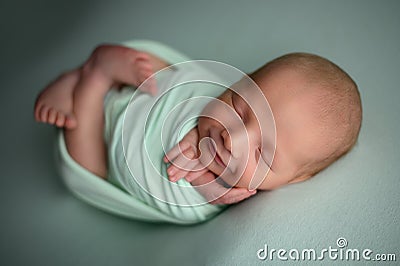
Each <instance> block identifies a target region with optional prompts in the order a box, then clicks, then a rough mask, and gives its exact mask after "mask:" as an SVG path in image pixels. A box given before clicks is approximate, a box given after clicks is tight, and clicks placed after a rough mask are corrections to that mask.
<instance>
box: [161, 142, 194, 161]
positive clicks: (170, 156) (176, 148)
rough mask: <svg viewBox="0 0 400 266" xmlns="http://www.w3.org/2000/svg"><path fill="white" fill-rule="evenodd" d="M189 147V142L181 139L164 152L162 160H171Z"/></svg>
mask: <svg viewBox="0 0 400 266" xmlns="http://www.w3.org/2000/svg"><path fill="white" fill-rule="evenodd" d="M189 148H190V143H189V142H186V141H181V142H179V143H178V144H177V145H175V146H174V147H173V148H172V149H171V150H169V151H168V152H167V154H165V156H164V157H163V160H164V162H166V163H168V162H172V161H173V160H174V159H175V158H176V157H178V156H179V155H181V154H182V153H183V151H185V150H187V149H189Z"/></svg>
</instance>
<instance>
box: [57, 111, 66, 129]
mask: <svg viewBox="0 0 400 266" xmlns="http://www.w3.org/2000/svg"><path fill="white" fill-rule="evenodd" d="M55 123H56V126H57V127H64V123H65V115H64V114H63V113H58V114H57V119H56V121H55Z"/></svg>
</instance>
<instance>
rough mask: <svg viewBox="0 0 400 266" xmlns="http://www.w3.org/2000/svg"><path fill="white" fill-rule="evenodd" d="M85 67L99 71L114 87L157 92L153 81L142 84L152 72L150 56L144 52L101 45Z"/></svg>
mask: <svg viewBox="0 0 400 266" xmlns="http://www.w3.org/2000/svg"><path fill="white" fill-rule="evenodd" d="M86 65H87V66H88V67H89V68H91V67H94V68H97V69H101V70H102V73H103V75H104V76H105V77H108V78H109V79H110V80H112V81H113V86H114V87H120V86H123V85H133V86H134V87H138V88H139V89H140V90H142V91H144V92H148V93H151V94H155V93H156V92H157V88H156V84H155V81H154V79H151V80H149V81H147V82H146V83H145V84H142V83H143V82H144V81H145V80H146V79H147V78H149V77H150V76H151V75H152V74H153V72H154V71H153V64H152V60H151V56H150V55H149V54H147V53H145V52H142V51H138V50H135V49H132V48H128V47H124V46H117V45H101V46H99V47H97V48H96V50H95V51H94V52H93V54H92V55H91V57H90V58H89V60H88V62H87V64H86ZM140 85H145V86H140Z"/></svg>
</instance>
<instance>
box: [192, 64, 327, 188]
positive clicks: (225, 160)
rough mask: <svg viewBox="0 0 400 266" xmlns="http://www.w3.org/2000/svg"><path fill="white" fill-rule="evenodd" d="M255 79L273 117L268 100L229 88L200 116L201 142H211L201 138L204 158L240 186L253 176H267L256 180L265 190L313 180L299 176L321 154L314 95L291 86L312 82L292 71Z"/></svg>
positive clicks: (246, 183)
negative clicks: (306, 164)
mask: <svg viewBox="0 0 400 266" xmlns="http://www.w3.org/2000/svg"><path fill="white" fill-rule="evenodd" d="M253 79H254V81H255V82H256V83H257V85H258V86H259V87H260V88H261V90H262V93H263V94H264V96H265V97H266V98H267V99H268V103H269V105H270V107H271V110H272V113H273V116H274V117H273V118H272V117H270V116H268V115H265V114H266V113H268V112H269V110H266V109H265V104H264V105H263V104H262V102H261V101H262V100H263V101H265V100H264V99H260V98H261V97H259V96H257V97H254V96H252V95H251V93H252V91H251V90H249V89H247V88H246V87H243V86H242V87H241V88H239V89H235V91H236V92H238V93H236V92H234V91H232V90H230V89H228V90H226V91H225V92H224V93H223V94H222V95H220V96H219V97H218V99H216V100H214V101H212V102H211V103H210V104H209V105H208V106H207V107H206V108H205V109H204V111H203V115H204V116H202V117H200V118H199V123H198V129H199V135H200V140H201V139H203V138H210V139H211V140H212V141H211V142H210V141H205V142H204V143H203V145H202V141H200V149H201V153H202V156H201V160H203V163H204V164H205V165H208V166H207V167H208V169H209V170H210V171H212V172H213V173H215V174H216V175H217V176H220V177H221V178H222V179H223V180H224V181H225V182H226V183H228V184H229V185H231V186H236V187H246V188H249V184H250V182H251V180H252V178H256V179H257V180H262V182H261V183H260V182H258V183H257V184H258V187H257V189H262V190H268V189H273V188H277V187H279V186H282V185H285V184H288V183H291V182H296V181H301V180H304V179H306V178H308V177H309V176H301V177H299V178H296V179H294V177H295V176H297V173H298V171H299V170H300V168H301V166H302V164H304V163H305V162H306V161H307V160H312V159H313V158H314V157H315V156H317V154H318V153H319V151H317V150H313V149H312V148H311V147H315V146H316V145H315V141H319V140H320V139H321V136H319V134H318V130H316V123H315V119H316V118H315V116H314V115H313V112H315V110H313V104H312V100H311V99H312V97H310V95H307V94H304V95H293V91H292V90H291V89H290V88H293V87H294V86H297V87H298V86H306V85H307V83H306V82H305V80H303V79H302V77H301V75H300V74H297V73H294V72H291V71H279V72H278V73H274V75H269V76H268V77H253ZM239 94H240V95H242V96H244V97H241V96H239ZM294 96H295V97H294ZM244 98H245V99H244ZM246 101H247V102H246ZM222 103H223V104H222ZM271 118H272V119H271ZM260 120H262V121H260ZM266 120H270V121H266ZM273 120H275V121H273ZM273 122H275V126H276V150H275V155H274V157H273V162H272V165H271V158H272V157H271V156H272V155H273V152H274V151H273V149H274V141H275V138H274V136H275V135H274V127H273ZM228 132H229V133H228ZM211 143H214V145H212V144H211ZM317 146H318V145H317ZM214 154H215V156H214ZM253 184H254V183H253ZM253 188H254V187H253Z"/></svg>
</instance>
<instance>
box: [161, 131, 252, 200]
mask: <svg viewBox="0 0 400 266" xmlns="http://www.w3.org/2000/svg"><path fill="white" fill-rule="evenodd" d="M198 139H199V133H198V130H197V127H196V128H193V129H192V130H191V131H189V132H188V133H187V134H186V136H185V137H184V138H183V139H182V140H181V141H180V142H179V143H178V144H177V145H176V146H175V147H173V148H172V149H171V150H170V151H169V152H168V153H167V154H166V155H165V156H164V158H163V159H164V162H166V163H167V162H170V163H171V165H170V166H169V167H168V169H167V173H168V177H169V180H170V181H172V182H176V181H178V180H179V179H181V178H182V177H184V178H185V179H186V180H187V181H188V182H191V184H192V185H193V186H194V187H195V188H196V189H197V190H198V191H199V193H200V194H202V195H203V196H204V197H205V198H206V199H207V201H208V202H210V203H211V204H234V203H238V202H240V201H242V200H244V199H246V198H248V197H250V196H253V195H255V194H256V193H257V190H253V191H249V190H248V189H246V188H236V187H234V188H229V189H227V188H226V187H224V186H223V185H221V184H219V183H218V182H215V175H214V174H213V173H212V172H210V171H209V170H208V169H207V168H206V167H204V166H203V165H202V164H201V163H200V160H199V158H198V156H199V151H198V149H197V144H198ZM213 181H214V182H213ZM205 184H207V185H206V186H203V185H205ZM221 195H222V196H221Z"/></svg>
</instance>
